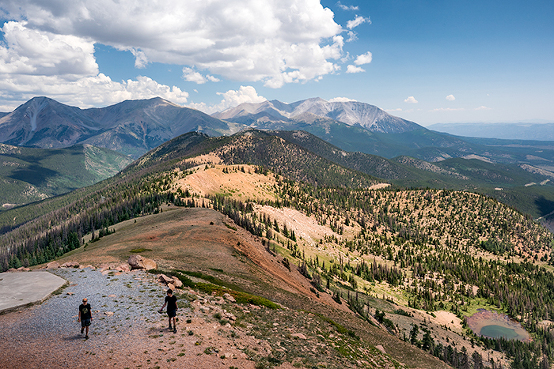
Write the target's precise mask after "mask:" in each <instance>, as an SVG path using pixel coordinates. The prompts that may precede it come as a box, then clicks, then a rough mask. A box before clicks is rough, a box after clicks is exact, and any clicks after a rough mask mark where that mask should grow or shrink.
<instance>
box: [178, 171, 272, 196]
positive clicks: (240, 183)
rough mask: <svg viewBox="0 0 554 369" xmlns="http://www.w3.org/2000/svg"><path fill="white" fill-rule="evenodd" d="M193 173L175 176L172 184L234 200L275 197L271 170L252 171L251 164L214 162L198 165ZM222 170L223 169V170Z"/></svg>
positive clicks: (198, 192)
mask: <svg viewBox="0 0 554 369" xmlns="http://www.w3.org/2000/svg"><path fill="white" fill-rule="evenodd" d="M192 170H193V171H195V172H194V173H193V174H190V175H188V176H186V177H185V178H182V179H178V180H176V181H175V182H174V184H173V186H174V187H176V188H181V189H182V190H183V191H184V190H185V189H188V190H189V191H190V192H193V193H195V194H198V195H200V196H206V195H216V194H220V195H225V196H229V197H233V198H235V199H237V200H242V201H246V200H249V199H250V200H251V199H254V200H258V201H259V200H275V199H276V197H277V196H276V194H275V193H274V187H273V185H274V184H275V183H276V181H275V176H274V175H273V174H272V173H268V175H263V174H258V173H255V170H256V168H254V167H253V166H251V165H215V166H209V167H208V168H206V166H205V165H201V166H198V167H195V168H193V169H192ZM224 170H225V171H224Z"/></svg>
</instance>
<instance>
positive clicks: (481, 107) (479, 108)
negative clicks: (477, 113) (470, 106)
mask: <svg viewBox="0 0 554 369" xmlns="http://www.w3.org/2000/svg"><path fill="white" fill-rule="evenodd" d="M474 110H492V108H489V107H486V106H480V107H478V108H475V109H474Z"/></svg>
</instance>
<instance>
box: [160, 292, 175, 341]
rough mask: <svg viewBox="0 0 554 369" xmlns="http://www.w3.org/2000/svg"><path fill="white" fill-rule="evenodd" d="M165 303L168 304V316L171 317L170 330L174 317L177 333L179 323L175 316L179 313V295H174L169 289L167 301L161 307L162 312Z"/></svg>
mask: <svg viewBox="0 0 554 369" xmlns="http://www.w3.org/2000/svg"><path fill="white" fill-rule="evenodd" d="M165 305H167V316H168V318H169V330H171V320H172V319H173V333H177V324H176V319H175V316H176V315H177V296H174V295H173V291H172V290H171V289H169V290H167V296H166V297H165V302H164V304H163V306H162V307H161V309H160V313H161V312H162V311H163V309H164V307H165Z"/></svg>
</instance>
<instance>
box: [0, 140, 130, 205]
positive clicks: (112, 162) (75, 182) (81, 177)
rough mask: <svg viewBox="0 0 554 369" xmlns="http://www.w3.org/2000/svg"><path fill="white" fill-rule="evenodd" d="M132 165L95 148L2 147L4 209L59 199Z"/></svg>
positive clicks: (123, 157) (125, 158) (0, 166)
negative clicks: (60, 196) (48, 199)
mask: <svg viewBox="0 0 554 369" xmlns="http://www.w3.org/2000/svg"><path fill="white" fill-rule="evenodd" d="M131 162H132V159H131V158H129V157H128V156H126V155H123V154H120V153H118V152H115V151H113V150H108V149H104V148H98V147H94V146H91V145H76V146H72V147H68V148H61V149H38V148H29V147H16V146H10V145H5V144H0V189H1V191H0V205H1V206H2V209H9V208H11V207H14V206H19V205H23V204H27V203H29V202H33V201H39V200H44V199H46V198H49V197H52V196H58V195H61V194H64V193H67V192H69V191H72V190H75V189H77V188H81V187H85V186H90V185H92V184H94V183H97V182H99V181H102V180H104V179H106V178H109V177H111V176H113V175H115V174H117V173H118V172H119V171H121V170H122V169H124V168H125V167H126V166H127V165H129V164H130V163H131Z"/></svg>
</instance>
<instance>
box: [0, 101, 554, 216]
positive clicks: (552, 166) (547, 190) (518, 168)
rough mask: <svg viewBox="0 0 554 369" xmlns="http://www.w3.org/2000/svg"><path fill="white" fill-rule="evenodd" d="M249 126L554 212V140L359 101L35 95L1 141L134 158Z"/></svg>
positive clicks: (396, 174)
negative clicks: (199, 103)
mask: <svg viewBox="0 0 554 369" xmlns="http://www.w3.org/2000/svg"><path fill="white" fill-rule="evenodd" d="M248 129H250V130H251V129H256V130H258V131H257V132H258V133H256V135H259V134H260V133H259V132H260V131H259V130H264V131H266V132H268V133H269V134H270V135H273V136H279V137H280V138H281V139H284V140H286V141H287V142H290V143H293V144H295V145H298V146H301V147H303V148H304V149H305V150H308V151H310V152H311V153H313V154H315V155H316V156H317V157H321V158H324V159H325V160H328V161H330V162H332V163H335V164H338V165H340V166H343V167H347V168H351V169H354V170H357V171H360V172H363V173H365V174H367V175H370V176H372V177H378V178H381V179H383V180H385V181H388V182H390V183H392V184H394V185H397V186H403V187H431V188H452V189H465V190H470V191H480V192H482V193H485V194H487V195H489V196H492V197H495V198H497V199H499V200H501V201H504V202H505V203H507V204H510V205H512V206H515V207H517V208H518V209H520V210H521V211H525V212H527V213H530V214H533V216H534V217H540V216H545V215H547V214H550V213H551V212H552V211H554V194H553V193H552V192H553V191H552V190H551V189H552V182H553V180H552V179H553V178H554V174H553V173H554V142H549V141H524V140H500V139H487V138H469V137H459V136H452V135H449V134H445V133H440V132H436V131H433V130H429V129H426V128H424V127H422V126H420V125H418V124H416V123H414V122H410V121H407V120H404V119H401V118H398V117H394V116H392V115H390V114H388V113H386V112H385V111H383V110H381V109H379V108H378V107H375V106H373V105H370V104H365V103H360V102H354V101H348V102H328V101H325V100H323V99H320V98H312V99H307V100H302V101H298V102H295V103H292V104H286V103H283V102H280V101H277V100H273V101H265V102H262V103H257V104H253V103H248V104H241V105H239V106H237V107H234V108H231V109H227V110H225V111H223V112H220V113H216V114H214V115H213V116H209V115H207V114H204V113H202V112H200V111H198V110H194V109H189V108H184V107H181V106H178V105H176V104H173V103H171V102H169V101H166V100H163V99H161V98H153V99H148V100H133V101H123V102H121V103H119V104H115V105H112V106H108V107H105V108H93V109H80V108H77V107H71V106H67V105H64V104H61V103H59V102H57V101H55V100H52V99H49V98H46V97H36V98H33V99H31V100H29V101H28V102H27V103H25V104H23V105H21V106H20V107H18V108H17V109H15V110H14V111H13V112H11V113H7V114H5V115H4V116H3V117H1V118H0V142H3V143H5V144H9V145H13V146H18V147H22V146H25V147H34V148H50V149H51V148H64V147H70V146H72V145H76V144H84V145H93V146H96V147H103V148H107V149H111V150H116V151H118V152H120V153H122V154H125V155H129V156H130V157H131V158H135V159H136V158H138V157H140V156H141V155H143V154H145V153H147V152H148V151H150V150H153V149H155V148H157V147H159V146H160V145H161V144H162V143H164V142H167V141H169V140H171V139H174V138H175V137H178V136H179V135H181V134H183V133H186V132H189V131H198V132H202V133H203V134H207V135H209V136H214V137H221V136H229V135H232V134H234V133H235V132H239V131H244V130H248ZM302 132H303V133H302ZM236 137H237V138H236V139H239V140H240V139H244V137H245V136H243V135H239V136H236ZM316 137H317V139H316ZM222 139H224V138H222ZM329 144H331V145H334V146H330V145H329ZM238 146H239V145H238V144H237V147H238ZM197 149H198V147H197ZM273 152H275V151H273ZM243 159H244V158H243ZM249 160H250V159H249ZM314 160H315V159H314ZM317 160H319V159H317ZM33 168H35V170H38V172H40V171H42V173H46V172H48V170H50V168H46V169H47V170H46V171H45V170H42V168H41V167H40V165H39V166H34V167H33ZM38 172H37V173H38ZM48 173H52V172H48ZM54 174H55V172H54V173H53V174H52V176H54ZM62 177H63V175H62ZM59 178H61V177H59ZM297 179H300V178H297ZM67 188H75V187H74V186H73V185H71V186H68V187H67ZM6 193H7V192H6ZM56 194H59V192H58V193H50V195H56ZM30 200H31V199H30ZM4 203H12V204H13V203H20V202H16V201H9V199H7V200H5V202H4Z"/></svg>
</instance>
